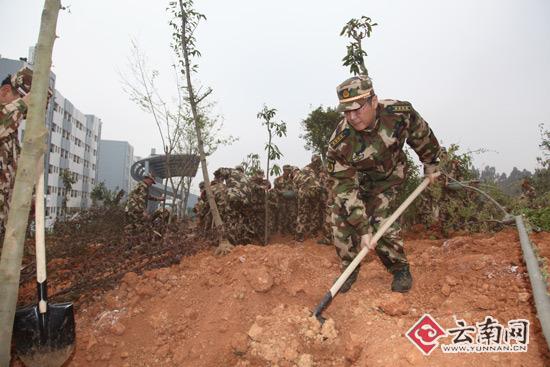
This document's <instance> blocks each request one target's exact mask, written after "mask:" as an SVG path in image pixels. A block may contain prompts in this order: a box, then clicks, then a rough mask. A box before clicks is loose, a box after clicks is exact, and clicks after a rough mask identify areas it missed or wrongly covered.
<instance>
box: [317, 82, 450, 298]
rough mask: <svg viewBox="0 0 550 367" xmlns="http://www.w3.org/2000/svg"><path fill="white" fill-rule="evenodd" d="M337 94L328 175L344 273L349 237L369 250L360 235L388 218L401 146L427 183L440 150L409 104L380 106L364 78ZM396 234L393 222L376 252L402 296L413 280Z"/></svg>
mask: <svg viewBox="0 0 550 367" xmlns="http://www.w3.org/2000/svg"><path fill="white" fill-rule="evenodd" d="M337 94H338V99H339V101H340V104H339V106H338V110H339V111H341V112H344V115H345V116H344V119H343V120H342V121H341V122H340V123H339V124H338V126H337V127H336V130H335V131H334V133H333V134H332V137H331V139H330V142H329V148H328V152H327V158H328V159H327V169H328V172H329V174H330V175H331V176H332V177H333V178H334V180H335V187H334V191H335V194H336V198H335V205H334V210H333V215H332V218H333V234H334V243H335V246H336V249H337V253H338V256H339V257H340V259H341V261H342V265H343V266H344V267H346V266H347V265H349V263H350V262H351V261H352V260H353V258H354V257H355V256H356V255H357V253H358V249H357V248H356V246H354V242H353V237H357V238H358V237H361V245H364V246H369V243H368V241H367V236H364V235H367V234H374V233H375V232H376V231H377V230H378V229H379V228H380V224H381V223H382V222H383V221H384V220H385V219H386V218H388V217H389V216H390V215H391V213H390V208H391V206H392V205H391V204H392V201H393V200H394V198H395V197H396V191H397V188H398V187H399V185H401V184H402V183H403V182H404V180H405V175H406V172H407V159H406V155H405V153H404V152H403V145H404V144H405V142H407V144H408V145H409V146H410V147H411V148H412V149H413V150H414V151H415V152H416V153H417V154H418V157H419V158H420V161H421V162H422V163H423V164H424V173H425V174H426V175H428V177H430V180H431V181H432V182H433V181H434V180H435V178H436V175H435V173H436V172H437V171H438V158H439V153H440V147H439V143H438V142H437V139H436V137H435V136H434V134H433V133H432V130H431V129H430V127H429V126H428V124H427V123H426V121H424V119H423V118H422V117H421V116H420V114H419V113H418V112H416V111H415V110H414V108H413V107H412V105H411V104H410V103H409V102H401V101H396V100H380V101H379V100H378V97H377V96H376V94H375V93H374V89H373V87H372V82H371V80H370V78H369V77H368V76H354V77H352V78H349V79H347V80H346V81H344V82H343V83H342V84H340V85H339V86H338V87H337ZM358 174H361V180H359V179H358ZM399 232H400V230H399V226H398V224H397V222H395V224H393V225H392V226H391V227H390V229H389V230H388V231H387V232H386V234H385V235H384V236H383V237H382V238H381V239H380V241H378V243H377V244H376V247H375V249H376V253H377V254H378V256H379V258H380V260H381V261H382V263H383V264H384V265H385V266H386V268H387V269H388V270H389V271H390V272H391V273H392V274H393V282H392V286H391V289H392V290H393V291H397V292H407V291H408V290H409V289H410V288H411V286H412V277H411V274H410V272H409V263H408V261H407V257H406V256H405V252H404V250H403V240H402V238H401V236H400V233H399ZM358 271H359V267H358V268H357V269H356V270H355V271H354V272H353V273H352V275H350V277H349V278H348V280H347V281H346V282H345V283H344V285H343V286H342V288H341V289H340V292H346V291H348V290H349V289H350V287H351V285H352V284H353V282H355V280H356V279H357V274H358Z"/></svg>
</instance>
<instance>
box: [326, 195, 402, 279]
mask: <svg viewBox="0 0 550 367" xmlns="http://www.w3.org/2000/svg"><path fill="white" fill-rule="evenodd" d="M396 196H397V190H396V188H395V187H391V188H389V189H387V190H385V191H383V192H381V193H377V194H374V195H373V196H369V195H368V193H365V192H363V193H362V195H361V199H362V201H363V203H364V205H365V209H366V211H367V213H366V214H367V217H368V218H369V223H370V229H369V232H370V233H372V234H373V235H374V234H375V233H376V231H378V229H379V228H380V227H381V225H382V224H383V223H384V221H385V220H386V218H388V217H389V216H390V215H391V214H392V209H393V207H394V205H393V204H394V201H395V198H396ZM347 217H348V215H347V213H346V209H345V208H342V207H336V205H335V206H334V208H333V212H332V229H333V236H334V245H335V246H336V252H337V254H338V256H339V257H340V259H341V263H342V266H347V265H349V263H351V261H352V260H353V259H354V258H355V256H357V254H358V253H359V251H360V250H361V249H360V248H359V244H360V242H361V239H360V238H359V236H358V235H357V233H356V231H355V228H354V227H353V226H352V225H351V224H350V223H348V222H347V221H346V218H347ZM400 232H401V229H400V227H399V224H398V223H397V222H394V224H392V226H391V227H390V228H389V229H388V230H387V231H386V233H385V234H384V236H382V238H381V239H380V240H379V241H378V244H377V246H376V248H375V250H376V254H377V255H378V257H379V258H380V260H381V261H382V263H383V264H384V266H385V267H386V268H387V269H388V270H389V271H390V272H394V271H396V270H399V269H402V268H403V267H405V266H406V265H408V261H407V257H406V255H405V252H404V249H403V239H402V238H401V235H400Z"/></svg>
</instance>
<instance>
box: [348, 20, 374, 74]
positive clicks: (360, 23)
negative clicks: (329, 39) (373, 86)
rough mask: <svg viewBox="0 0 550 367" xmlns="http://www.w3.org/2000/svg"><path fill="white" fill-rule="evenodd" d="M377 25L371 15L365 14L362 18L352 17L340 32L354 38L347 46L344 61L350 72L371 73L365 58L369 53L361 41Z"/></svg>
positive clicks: (368, 35)
mask: <svg viewBox="0 0 550 367" xmlns="http://www.w3.org/2000/svg"><path fill="white" fill-rule="evenodd" d="M377 25H378V23H372V20H371V19H370V18H369V17H366V16H364V15H363V16H362V17H361V18H360V19H355V18H353V19H351V20H350V21H349V22H347V23H346V25H345V26H344V28H342V31H341V32H340V36H343V35H346V37H348V38H351V39H352V41H351V42H350V44H349V45H348V46H347V54H346V56H344V58H343V59H342V61H343V62H344V66H349V70H350V72H351V73H352V74H354V75H357V74H362V75H366V76H368V75H369V72H368V70H367V67H366V66H365V58H364V57H365V56H367V53H366V52H365V50H363V46H362V44H361V42H362V41H363V39H364V38H365V37H370V34H371V33H372V27H374V26H377Z"/></svg>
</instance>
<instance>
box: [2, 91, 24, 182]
mask: <svg viewBox="0 0 550 367" xmlns="http://www.w3.org/2000/svg"><path fill="white" fill-rule="evenodd" d="M26 110H27V107H26V105H25V102H23V100H22V99H20V98H18V99H16V100H15V101H13V102H11V103H8V104H0V172H1V174H0V186H4V185H8V186H9V187H10V188H11V187H12V186H13V179H14V177H15V169H16V168H17V159H18V157H19V152H20V151H21V148H20V145H19V138H18V137H17V130H18V129H19V122H20V121H21V119H22V118H23V115H24V114H25V112H26Z"/></svg>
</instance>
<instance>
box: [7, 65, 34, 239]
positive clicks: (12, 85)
mask: <svg viewBox="0 0 550 367" xmlns="http://www.w3.org/2000/svg"><path fill="white" fill-rule="evenodd" d="M31 83H32V70H30V69H29V68H27V67H23V68H22V69H21V70H19V71H18V72H17V73H16V74H15V75H13V76H11V75H8V76H7V77H6V78H5V79H4V80H3V81H2V86H1V87H0V234H3V233H4V226H5V220H6V219H7V216H8V211H9V204H10V200H11V193H12V190H13V185H14V183H15V170H16V168H17V160H18V158H19V153H20V151H21V147H20V145H19V139H18V136H17V130H18V129H19V123H20V122H21V120H22V119H23V118H24V116H25V113H26V112H27V104H28V98H29V95H28V93H29V92H30V89H31Z"/></svg>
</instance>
